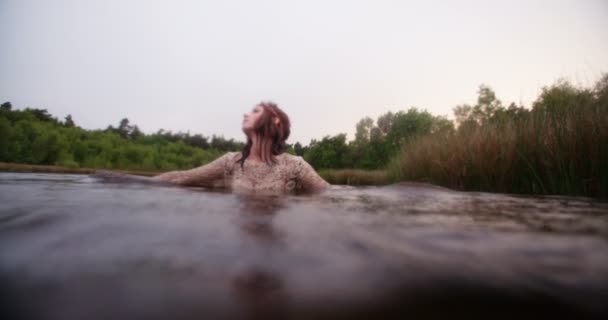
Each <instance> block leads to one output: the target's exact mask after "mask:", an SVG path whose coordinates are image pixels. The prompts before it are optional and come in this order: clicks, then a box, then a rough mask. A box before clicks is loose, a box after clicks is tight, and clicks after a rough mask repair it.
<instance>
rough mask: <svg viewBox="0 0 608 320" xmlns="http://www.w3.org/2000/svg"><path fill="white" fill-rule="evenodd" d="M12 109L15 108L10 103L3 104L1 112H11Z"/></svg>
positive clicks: (0, 108)
mask: <svg viewBox="0 0 608 320" xmlns="http://www.w3.org/2000/svg"><path fill="white" fill-rule="evenodd" d="M12 108H13V105H12V104H11V103H10V102H8V101H7V102H5V103H3V104H2V105H0V110H4V111H11V109H12Z"/></svg>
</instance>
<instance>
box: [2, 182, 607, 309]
mask: <svg viewBox="0 0 608 320" xmlns="http://www.w3.org/2000/svg"><path fill="white" fill-rule="evenodd" d="M145 182H146V181H143V180H142V181H135V183H134V182H133V181H130V182H129V181H124V180H114V181H109V182H108V180H105V183H102V182H101V181H100V180H98V179H95V178H91V177H86V176H77V175H47V174H10V173H0V281H2V283H3V284H4V285H3V288H2V289H1V290H2V291H1V292H0V293H1V295H0V304H1V306H0V307H2V310H3V312H5V313H7V314H8V315H10V316H11V318H12V319H14V318H19V316H21V317H25V318H35V319H124V318H132V319H168V318H171V319H201V318H206V319H243V318H244V319H286V318H291V319H293V318H296V319H297V318H301V319H310V318H324V319H335V318H357V319H365V318H391V317H392V318H403V317H404V316H410V317H414V318H417V317H426V318H441V319H443V318H445V316H449V317H450V318H467V319H469V318H480V319H481V318H484V319H485V318H488V317H492V318H501V317H503V318H507V317H519V318H521V317H526V318H529V317H530V316H531V315H534V316H539V317H546V316H558V317H561V318H563V317H570V318H602V317H605V316H606V315H608V309H607V307H606V304H605V301H608V203H605V202H599V201H593V200H590V199H586V198H566V197H542V198H538V197H522V196H509V195H497V194H487V193H462V192H454V191H451V190H448V189H443V188H439V187H435V186H430V185H424V184H399V185H393V186H387V187H368V188H351V187H334V188H332V189H331V190H329V191H327V192H325V193H323V194H319V195H297V196H294V195H290V196H276V195H274V196H273V195H244V194H232V193H226V192H218V191H211V190H204V189H198V188H177V187H171V186H163V185H150V184H146V183H145ZM3 318H6V317H3Z"/></svg>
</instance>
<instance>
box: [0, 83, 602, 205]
mask: <svg viewBox="0 0 608 320" xmlns="http://www.w3.org/2000/svg"><path fill="white" fill-rule="evenodd" d="M453 111H454V120H453V121H452V120H449V119H447V118H445V117H442V116H435V115H432V114H430V113H429V112H427V111H426V110H424V109H420V108H409V109H407V110H402V111H396V112H386V113H385V114H383V115H381V116H380V117H378V118H377V119H376V120H375V121H374V119H372V118H370V117H364V118H363V119H361V120H360V121H359V122H358V123H356V125H355V127H356V133H355V138H354V139H353V140H352V141H347V139H346V134H338V135H334V136H329V135H328V136H325V137H323V138H322V139H320V140H316V139H313V140H312V141H310V143H309V144H308V145H303V144H301V143H300V142H296V143H295V144H293V145H289V149H288V152H289V153H291V154H296V155H300V156H303V157H304V158H305V159H306V160H307V161H308V162H309V163H310V164H311V165H312V166H313V167H314V168H315V169H317V170H326V169H329V170H332V169H333V170H335V169H364V170H383V171H386V172H387V173H388V177H389V179H390V181H402V180H407V181H425V182H432V183H435V184H438V185H443V186H447V187H451V188H456V189H462V190H480V191H481V190H483V191H493V192H512V193H535V194H569V195H590V196H602V197H608V74H605V75H604V76H602V77H601V79H600V80H598V81H597V82H596V83H595V85H594V86H592V87H591V88H583V87H579V86H575V85H573V84H571V83H570V82H568V81H566V80H559V81H557V82H556V83H555V84H553V85H551V86H548V87H545V88H544V89H543V90H542V92H541V93H540V95H539V97H538V98H537V99H536V100H535V101H534V102H533V103H532V105H531V106H530V107H525V106H522V105H517V104H515V103H509V104H505V103H503V102H502V101H501V100H499V99H498V98H497V97H496V94H495V92H494V91H493V90H492V88H490V87H489V86H486V85H481V86H480V87H479V90H478V98H477V101H476V102H475V103H474V104H465V105H459V106H456V107H455V108H454V109H453ZM242 147H243V143H242V142H238V141H234V140H232V139H229V140H228V139H224V138H223V137H222V136H216V135H213V136H211V137H205V136H203V135H200V134H194V135H191V134H190V133H181V132H179V133H172V132H170V131H165V130H159V131H158V132H156V133H151V134H146V133H143V132H141V131H140V130H139V128H138V126H137V125H135V124H132V123H130V121H129V120H128V119H122V120H121V121H119V123H118V125H117V126H116V127H114V126H108V127H107V128H106V129H105V130H86V129H83V128H80V127H78V125H77V119H72V117H71V116H70V115H68V116H67V117H66V118H65V119H64V120H58V119H56V118H54V117H53V116H52V115H51V114H49V113H48V111H47V110H46V109H35V108H25V109H23V110H14V109H13V107H12V105H11V103H10V102H6V103H4V104H2V105H1V107H0V161H1V162H13V163H27V164H49V165H50V164H54V165H60V166H65V167H71V168H77V167H82V168H106V169H126V170H146V171H165V170H175V169H188V168H193V167H196V166H200V165H202V164H205V163H207V162H209V161H212V160H213V159H215V158H217V157H219V156H220V155H221V154H223V153H225V152H227V151H237V150H240V149H241V148H242Z"/></svg>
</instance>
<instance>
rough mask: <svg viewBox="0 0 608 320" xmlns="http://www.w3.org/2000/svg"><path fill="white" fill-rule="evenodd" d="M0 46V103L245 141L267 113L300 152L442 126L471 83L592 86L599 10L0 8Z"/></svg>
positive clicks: (508, 87) (603, 53) (87, 120)
mask: <svg viewBox="0 0 608 320" xmlns="http://www.w3.org/2000/svg"><path fill="white" fill-rule="evenodd" d="M0 41H1V48H2V49H1V52H0V100H2V101H0V103H1V102H4V101H10V102H12V104H13V106H14V107H16V108H25V107H36V108H45V109H48V110H49V112H50V113H51V114H53V115H55V116H57V117H60V118H63V117H65V116H66V115H67V114H71V115H72V117H73V119H74V120H75V121H76V123H77V124H78V125H79V126H81V127H84V128H86V129H97V128H105V127H107V126H108V125H109V124H113V125H117V124H118V122H119V120H120V119H121V118H123V117H127V118H129V119H130V120H131V122H132V123H135V124H137V125H139V126H140V128H141V129H142V130H143V131H144V132H146V133H152V132H155V131H156V130H158V129H160V128H164V129H168V130H173V131H190V132H191V133H202V134H204V135H211V134H219V135H224V136H225V137H227V138H235V139H238V140H244V138H243V134H242V132H241V131H240V123H241V119H242V115H243V113H244V112H246V111H248V110H249V109H251V108H252V106H253V105H255V104H256V103H257V102H259V101H261V100H272V101H275V102H276V103H278V104H279V106H280V107H282V108H283V109H284V110H285V111H286V112H287V113H288V115H289V116H290V118H291V120H292V136H291V138H290V139H289V142H291V143H295V142H296V141H300V142H303V143H304V144H308V142H310V139H311V138H316V139H319V138H321V137H323V136H324V135H328V134H330V135H334V134H338V133H347V134H348V135H349V138H351V139H352V138H353V134H354V129H355V124H356V123H357V121H358V120H359V119H361V118H362V117H364V116H370V117H372V118H374V119H376V118H377V117H378V116H379V115H381V114H383V113H385V112H387V111H389V110H390V111H398V110H406V109H408V108H410V107H419V108H425V109H427V110H428V111H429V112H431V113H433V114H436V115H446V116H449V117H452V108H453V107H454V106H456V105H458V104H462V103H474V102H475V99H476V91H477V88H478V86H479V85H480V84H482V83H483V84H488V85H490V86H491V87H492V88H494V90H495V91H496V93H497V96H498V97H499V98H500V99H501V100H502V101H503V102H507V103H508V102H511V101H514V102H516V103H520V102H521V103H523V104H524V105H525V106H529V105H530V103H531V102H532V101H533V100H534V99H535V98H536V97H537V96H538V93H539V92H540V90H541V88H542V87H543V86H546V85H550V84H552V83H554V82H555V81H556V80H557V79H558V78H560V77H564V78H568V79H570V80H571V81H572V82H574V83H575V84H579V85H583V86H589V85H592V84H593V83H594V82H595V81H596V80H597V79H598V78H599V77H600V75H601V74H602V72H608V1H606V0H586V1H582V0H571V1H558V0H547V1H532V0H524V1H513V0H510V1H447V0H446V1H404V0H395V1H384V0H368V1H353V0H348V1H331V0H324V1H312V0H306V1H287V0H278V1H260V0H256V1H246V0H243V1H226V0H223V1H219V0H218V1H201V0H192V1H182V0H167V1H161V0H142V1H130V0H96V1H92V0H40V1H32V0H0Z"/></svg>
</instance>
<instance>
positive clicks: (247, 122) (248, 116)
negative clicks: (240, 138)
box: [243, 105, 264, 133]
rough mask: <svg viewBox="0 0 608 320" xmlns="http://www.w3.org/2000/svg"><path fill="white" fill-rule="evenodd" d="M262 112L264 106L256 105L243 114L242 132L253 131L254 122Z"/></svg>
mask: <svg viewBox="0 0 608 320" xmlns="http://www.w3.org/2000/svg"><path fill="white" fill-rule="evenodd" d="M262 113H264V108H262V107H261V106H259V105H258V106H255V107H254V108H253V109H252V110H251V111H249V112H248V113H245V114H243V132H245V133H249V132H251V131H253V128H254V126H255V123H256V122H257V121H258V119H259V118H260V117H261V116H262Z"/></svg>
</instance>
